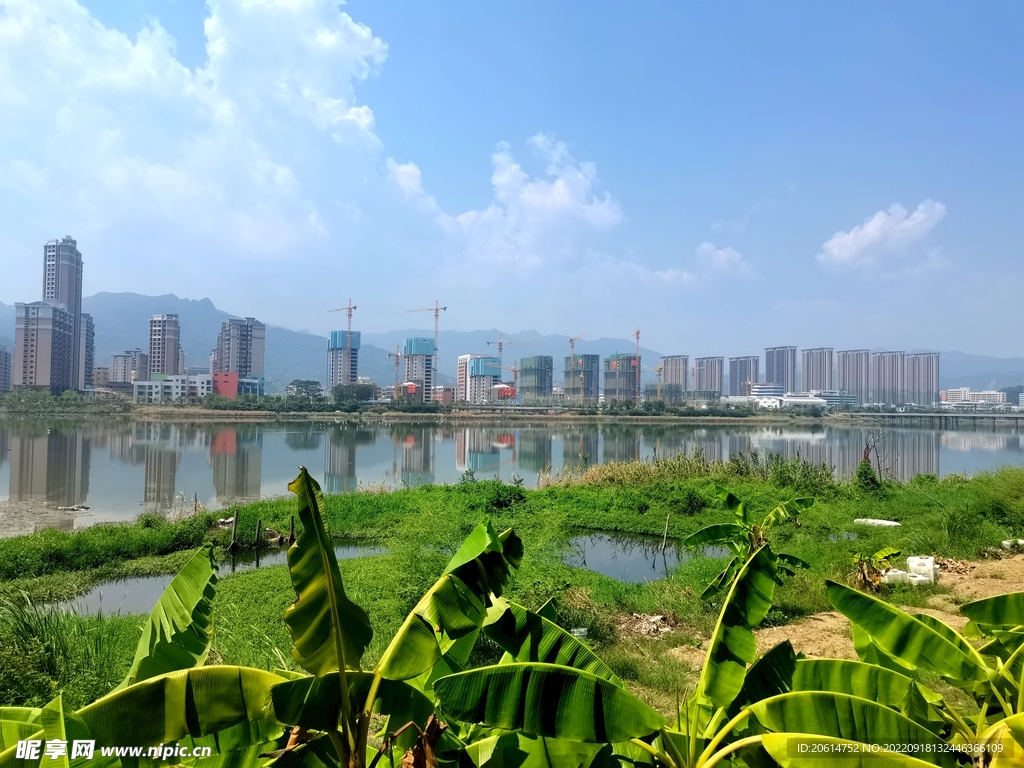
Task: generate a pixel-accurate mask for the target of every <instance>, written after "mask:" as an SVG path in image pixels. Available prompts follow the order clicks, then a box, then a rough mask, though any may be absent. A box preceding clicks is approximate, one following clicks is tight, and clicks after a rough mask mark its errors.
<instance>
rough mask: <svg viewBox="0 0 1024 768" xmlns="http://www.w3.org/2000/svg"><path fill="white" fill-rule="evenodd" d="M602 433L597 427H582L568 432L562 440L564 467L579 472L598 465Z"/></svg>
mask: <svg viewBox="0 0 1024 768" xmlns="http://www.w3.org/2000/svg"><path fill="white" fill-rule="evenodd" d="M600 445H601V433H600V432H599V431H598V428H597V427H593V426H588V425H580V426H578V427H575V428H572V429H569V430H567V431H566V433H565V436H564V437H563V438H562V466H563V467H564V468H565V469H566V470H568V471H570V472H578V471H580V470H583V469H586V468H587V467H589V466H591V465H593V464H597V462H598V456H599V453H598V449H599V447H600Z"/></svg>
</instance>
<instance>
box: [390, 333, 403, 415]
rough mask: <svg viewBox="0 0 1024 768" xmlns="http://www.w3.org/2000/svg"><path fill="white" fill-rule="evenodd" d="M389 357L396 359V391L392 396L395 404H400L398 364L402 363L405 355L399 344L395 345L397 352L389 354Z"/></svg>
mask: <svg viewBox="0 0 1024 768" xmlns="http://www.w3.org/2000/svg"><path fill="white" fill-rule="evenodd" d="M387 355H388V357H393V358H395V389H394V393H393V394H392V398H393V402H398V364H399V363H400V362H401V360H402V358H403V357H404V355H403V354H402V352H401V348H400V347H399V346H398V345H397V344H395V351H394V352H388V353H387Z"/></svg>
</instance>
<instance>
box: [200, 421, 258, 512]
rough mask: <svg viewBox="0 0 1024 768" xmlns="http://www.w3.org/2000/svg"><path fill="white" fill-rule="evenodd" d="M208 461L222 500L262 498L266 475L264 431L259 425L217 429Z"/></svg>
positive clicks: (216, 490) (223, 501)
mask: <svg viewBox="0 0 1024 768" xmlns="http://www.w3.org/2000/svg"><path fill="white" fill-rule="evenodd" d="M209 462H210V467H211V469H212V470H213V490H214V494H215V495H216V498H217V500H218V501H219V502H222V503H229V502H233V501H254V500H256V499H259V497H260V490H261V488H262V478H263V434H262V432H261V431H260V429H259V427H257V426H246V427H241V428H237V429H236V428H228V429H222V430H220V431H218V432H217V433H216V434H214V435H213V439H212V440H211V441H210V451H209Z"/></svg>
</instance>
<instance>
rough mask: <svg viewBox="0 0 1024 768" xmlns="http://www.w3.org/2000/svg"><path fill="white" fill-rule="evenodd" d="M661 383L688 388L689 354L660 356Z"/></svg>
mask: <svg viewBox="0 0 1024 768" xmlns="http://www.w3.org/2000/svg"><path fill="white" fill-rule="evenodd" d="M661 383H662V384H678V385H679V386H680V387H682V388H683V389H689V388H690V386H689V385H690V356H689V355H666V356H664V357H662V358H661Z"/></svg>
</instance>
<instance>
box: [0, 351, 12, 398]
mask: <svg viewBox="0 0 1024 768" xmlns="http://www.w3.org/2000/svg"><path fill="white" fill-rule="evenodd" d="M10 391H11V353H10V352H9V351H8V349H7V347H0V392H10Z"/></svg>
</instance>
